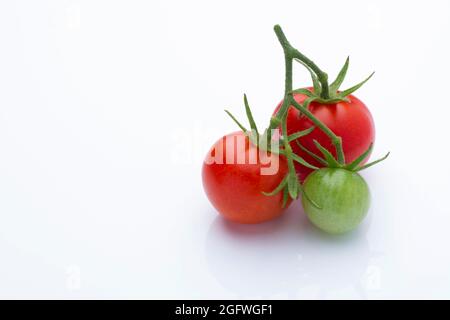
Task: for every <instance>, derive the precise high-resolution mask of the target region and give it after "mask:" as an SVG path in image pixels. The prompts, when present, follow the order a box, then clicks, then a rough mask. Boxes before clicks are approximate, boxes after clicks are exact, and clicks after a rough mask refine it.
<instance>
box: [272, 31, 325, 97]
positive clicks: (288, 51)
mask: <svg viewBox="0 0 450 320" xmlns="http://www.w3.org/2000/svg"><path fill="white" fill-rule="evenodd" d="M274 30H275V34H276V35H277V37H278V40H279V41H280V43H281V46H282V47H283V49H284V53H285V55H287V56H289V57H290V59H293V58H295V59H298V60H300V61H302V62H303V63H304V64H305V65H307V66H308V67H309V68H310V69H311V70H312V71H314V73H315V74H316V75H317V79H318V80H319V82H320V84H321V87H322V92H321V93H320V97H321V98H322V99H329V98H330V91H329V86H328V74H326V72H324V71H322V69H320V68H319V67H318V66H317V65H316V64H315V63H314V62H313V61H311V60H310V59H309V58H308V57H306V56H305V55H304V54H303V53H301V52H300V51H298V50H297V49H295V48H294V47H292V46H291V44H290V43H289V41H288V40H287V38H286V36H285V35H284V32H283V30H282V29H281V27H280V26H279V25H276V26H275V27H274ZM291 81H292V80H291ZM291 91H292V90H291Z"/></svg>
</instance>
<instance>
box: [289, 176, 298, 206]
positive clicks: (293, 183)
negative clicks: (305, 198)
mask: <svg viewBox="0 0 450 320" xmlns="http://www.w3.org/2000/svg"><path fill="white" fill-rule="evenodd" d="M287 186H288V191H289V195H290V196H291V198H292V199H297V197H298V179H297V176H296V175H295V171H294V173H289V174H288V178H287Z"/></svg>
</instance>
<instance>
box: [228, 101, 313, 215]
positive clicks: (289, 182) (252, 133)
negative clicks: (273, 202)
mask: <svg viewBox="0 0 450 320" xmlns="http://www.w3.org/2000/svg"><path fill="white" fill-rule="evenodd" d="M244 105H245V112H246V115H247V119H248V122H249V125H250V128H251V130H247V128H246V127H245V126H244V125H242V124H241V123H240V122H239V120H237V119H236V117H235V116H233V114H232V113H231V112H230V111H228V110H225V112H226V113H227V114H228V116H229V117H230V118H231V119H232V120H233V121H234V122H235V123H236V124H237V126H238V127H239V128H240V129H241V130H242V132H243V133H244V134H245V135H246V136H247V137H248V139H249V140H250V142H251V143H252V144H254V145H255V146H256V147H257V148H258V149H260V150H262V151H266V152H270V153H274V154H277V155H282V156H284V157H285V158H286V160H287V163H288V169H289V172H288V174H287V175H286V176H285V178H284V179H283V180H282V181H281V183H280V184H279V185H278V186H277V187H276V188H275V189H274V190H272V191H268V192H262V193H263V194H264V195H266V196H273V195H276V194H278V193H279V192H281V191H282V192H283V203H282V206H283V208H284V207H285V206H286V204H287V201H288V197H291V198H292V199H297V198H298V197H299V196H300V194H301V193H303V192H304V191H303V187H302V185H301V183H300V181H299V179H298V177H297V173H296V171H295V167H294V162H297V163H300V164H301V165H303V166H305V167H307V168H310V169H313V170H317V169H319V168H318V167H316V166H314V165H312V164H310V163H308V162H307V161H306V160H305V159H303V158H302V157H300V156H298V155H297V154H295V153H293V152H292V148H291V145H290V143H291V142H292V141H294V140H296V139H298V138H301V137H304V136H306V135H308V134H310V133H311V132H312V131H313V130H314V129H315V127H314V126H312V127H310V128H308V129H306V130H302V131H299V132H295V133H293V134H291V135H287V134H286V130H283V132H285V133H284V134H282V136H281V137H279V138H278V139H277V140H273V139H272V136H273V132H272V131H274V130H276V129H275V128H277V127H278V126H279V125H280V124H281V125H282V126H283V123H284V126H285V125H286V119H284V121H282V120H280V119H279V118H276V117H275V118H272V119H271V123H270V125H269V128H267V129H265V130H264V132H263V133H262V134H260V133H259V130H258V127H257V125H256V122H255V120H254V118H253V114H252V111H251V108H250V105H249V103H248V99H247V95H246V94H244ZM285 129H286V128H285ZM280 144H281V145H280ZM305 197H307V198H309V197H308V196H307V195H305ZM315 205H317V204H315Z"/></svg>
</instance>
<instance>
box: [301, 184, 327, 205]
mask: <svg viewBox="0 0 450 320" xmlns="http://www.w3.org/2000/svg"><path fill="white" fill-rule="evenodd" d="M299 188H300V192H301V193H302V194H304V195H305V198H306V200H307V201H309V203H311V204H312V205H313V206H314V207H316V208H317V209H322V207H321V206H319V205H318V204H317V202H315V201H314V200H313V199H311V198H310V197H309V195H308V193H307V192H306V191H305V188H303V186H301V185H299Z"/></svg>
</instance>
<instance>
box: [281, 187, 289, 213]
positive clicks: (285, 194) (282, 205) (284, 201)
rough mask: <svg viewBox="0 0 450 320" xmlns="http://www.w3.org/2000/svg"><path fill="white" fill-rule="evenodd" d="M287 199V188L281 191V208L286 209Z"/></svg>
mask: <svg viewBox="0 0 450 320" xmlns="http://www.w3.org/2000/svg"><path fill="white" fill-rule="evenodd" d="M288 198H289V191H288V189H287V188H284V189H283V203H282V204H281V207H282V208H285V207H286V204H287V201H288Z"/></svg>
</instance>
